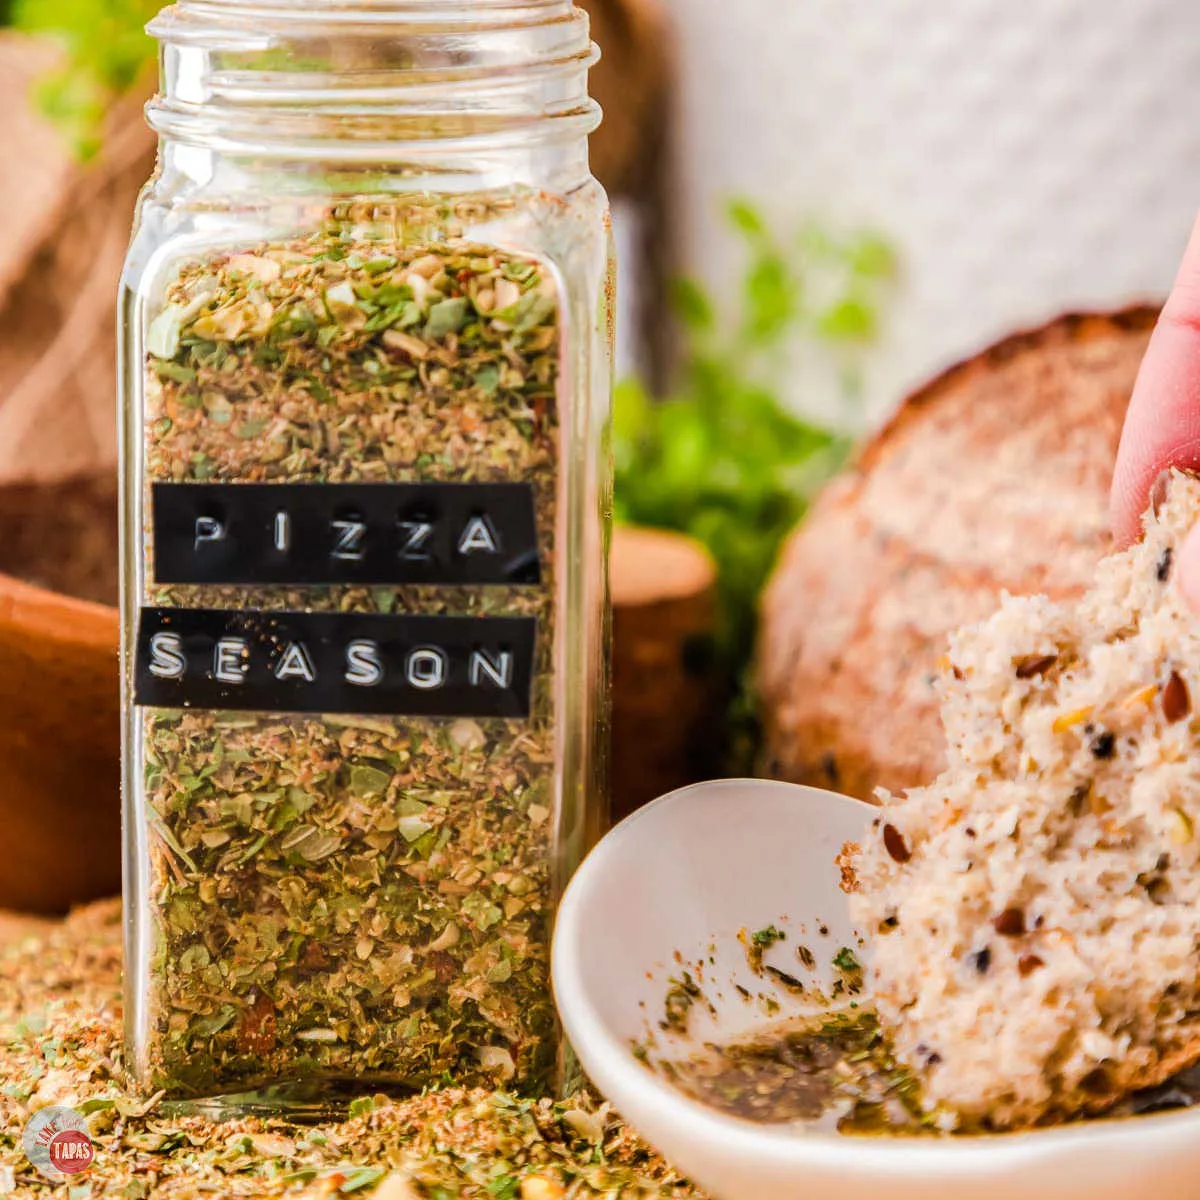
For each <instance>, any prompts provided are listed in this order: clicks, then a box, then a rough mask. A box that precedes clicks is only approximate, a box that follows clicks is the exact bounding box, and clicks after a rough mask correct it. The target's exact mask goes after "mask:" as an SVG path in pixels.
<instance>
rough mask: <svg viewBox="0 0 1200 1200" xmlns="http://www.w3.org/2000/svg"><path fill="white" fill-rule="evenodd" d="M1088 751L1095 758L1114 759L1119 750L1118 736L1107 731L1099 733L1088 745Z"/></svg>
mask: <svg viewBox="0 0 1200 1200" xmlns="http://www.w3.org/2000/svg"><path fill="white" fill-rule="evenodd" d="M1088 749H1090V750H1091V752H1092V757H1093V758H1099V759H1109V758H1112V756H1113V755H1114V754H1115V753H1116V749H1117V739H1116V735H1115V734H1114V733H1113V732H1112V731H1111V730H1107V729H1106V730H1104V732H1103V733H1097V734H1096V735H1095V736H1094V737H1093V738H1092V740H1091V741H1090V742H1089V743H1088Z"/></svg>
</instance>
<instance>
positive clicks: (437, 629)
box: [134, 608, 537, 717]
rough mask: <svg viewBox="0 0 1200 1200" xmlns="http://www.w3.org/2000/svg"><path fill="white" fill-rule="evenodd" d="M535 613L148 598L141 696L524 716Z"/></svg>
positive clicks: (244, 705) (311, 709) (215, 703)
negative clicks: (346, 609)
mask: <svg viewBox="0 0 1200 1200" xmlns="http://www.w3.org/2000/svg"><path fill="white" fill-rule="evenodd" d="M536 638H537V621H536V619H534V618H533V617H430V616H382V615H379V614H359V613H294V612H244V611H227V610H221V609H196V608H144V609H142V611H141V614H140V619H139V624H138V637H137V658H136V662H135V667H134V676H135V679H134V700H135V702H136V703H137V704H139V705H145V706H149V707H154V708H205V709H230V710H238V711H254V712H304V713H349V714H354V713H359V714H385V715H396V716H429V717H435V716H436V717H443V716H444V717H527V716H528V715H529V708H530V688H531V683H532V678H533V659H534V647H535V643H536Z"/></svg>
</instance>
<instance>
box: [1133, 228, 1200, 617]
mask: <svg viewBox="0 0 1200 1200" xmlns="http://www.w3.org/2000/svg"><path fill="white" fill-rule="evenodd" d="M1170 467H1183V468H1191V469H1200V219H1198V220H1197V222H1196V225H1195V227H1194V228H1193V229H1192V236H1191V240H1190V241H1189V242H1188V247H1187V250H1186V251H1185V252H1184V256H1183V264H1182V266H1181V267H1180V268H1179V274H1178V276H1177V277H1176V279H1175V286H1174V287H1173V288H1172V290H1171V295H1170V297H1169V298H1168V300H1167V303H1166V305H1165V306H1164V308H1163V311H1162V316H1161V317H1160V318H1159V322H1158V326H1157V328H1156V329H1155V330H1154V336H1153V337H1152V338H1151V339H1150V345H1149V348H1148V349H1147V351H1146V357H1145V359H1144V360H1143V361H1142V367H1141V370H1140V371H1139V372H1138V378H1137V383H1136V384H1135V385H1134V389H1133V398H1132V399H1131V400H1130V402H1129V411H1128V413H1127V414H1126V417H1125V428H1124V430H1123V432H1122V434H1121V446H1120V450H1119V451H1118V453H1117V466H1116V471H1115V473H1114V475H1113V485H1112V501H1111V502H1112V519H1113V530H1114V532H1115V534H1116V538H1117V542H1118V544H1119V545H1121V546H1125V545H1128V544H1129V543H1130V542H1132V541H1135V540H1136V539H1137V537H1138V536H1139V534H1140V533H1141V517H1142V513H1143V512H1144V511H1145V509H1146V507H1147V505H1148V504H1149V503H1150V502H1151V501H1152V500H1153V499H1154V498H1155V496H1154V492H1155V486H1156V484H1157V482H1158V480H1159V478H1160V476H1161V475H1162V473H1163V472H1164V471H1166V470H1167V469H1168V468H1170ZM1174 575H1175V579H1176V582H1177V584H1178V586H1179V588H1180V590H1181V591H1182V592H1183V595H1184V597H1185V598H1186V599H1187V600H1188V602H1189V603H1190V604H1191V606H1192V607H1193V608H1194V609H1196V610H1197V612H1200V527H1197V528H1196V529H1193V530H1192V532H1191V533H1190V534H1189V536H1188V537H1187V539H1186V540H1185V542H1184V544H1183V545H1182V546H1181V547H1180V549H1179V553H1178V555H1177V556H1176V562H1175V567H1174Z"/></svg>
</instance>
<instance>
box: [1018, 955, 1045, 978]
mask: <svg viewBox="0 0 1200 1200" xmlns="http://www.w3.org/2000/svg"><path fill="white" fill-rule="evenodd" d="M1045 965H1046V963H1045V961H1044V960H1043V959H1040V958H1038V956H1037V955H1036V954H1022V955H1021V957H1020V958H1019V959H1018V960H1017V970H1018V971H1019V972H1020V973H1021V978H1022V979H1024V978H1025V976H1027V975H1032V974H1033V973H1034V971H1036V970H1037V969H1038V968H1039V967H1044V966H1045Z"/></svg>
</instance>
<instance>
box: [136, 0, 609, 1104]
mask: <svg viewBox="0 0 1200 1200" xmlns="http://www.w3.org/2000/svg"><path fill="white" fill-rule="evenodd" d="M151 32H152V33H153V34H154V35H155V36H156V37H158V38H159V39H160V41H161V43H162V87H161V94H160V95H159V97H158V98H157V99H156V100H154V101H153V102H152V103H151V105H150V107H149V118H150V121H151V124H152V125H153V127H154V128H155V130H156V131H157V132H158V134H159V136H160V145H161V149H160V162H159V168H158V171H157V173H156V174H155V176H154V178H153V179H152V181H151V182H150V184H149V185H148V187H147V189H146V191H145V192H144V194H143V197H142V200H141V204H140V209H139V214H138V221H137V227H136V229H135V232H134V236H133V241H132V245H131V248H130V252H129V258H128V261H127V265H126V270H125V274H124V279H123V303H122V313H123V337H122V342H123V346H122V388H123V412H124V433H123V445H122V455H123V461H122V469H123V495H124V513H123V539H124V580H123V615H124V620H123V671H122V675H123V687H124V702H125V732H124V739H125V740H124V790H125V828H126V864H125V870H126V921H127V959H126V961H127V964H128V966H127V972H126V989H127V997H126V1009H127V1011H126V1022H127V1060H128V1066H129V1069H130V1072H131V1075H132V1077H133V1079H134V1080H135V1081H136V1083H137V1084H138V1085H139V1086H141V1087H142V1088H144V1089H146V1090H149V1091H160V1090H161V1091H164V1092H165V1093H166V1098H167V1099H168V1100H169V1101H177V1102H181V1103H182V1104H183V1105H184V1106H185V1107H187V1106H192V1107H195V1106H199V1107H205V1108H207V1109H209V1110H212V1108H213V1107H214V1105H216V1106H218V1107H219V1108H220V1109H221V1110H222V1111H238V1110H253V1109H258V1108H264V1107H265V1108H268V1109H270V1108H287V1107H306V1108H310V1109H322V1108H326V1107H329V1106H330V1105H332V1104H334V1103H335V1102H336V1098H337V1097H338V1096H339V1095H341V1094H343V1093H344V1091H345V1089H346V1087H348V1088H350V1089H352V1090H354V1091H357V1092H359V1093H361V1092H362V1091H363V1090H364V1089H366V1090H371V1089H374V1090H379V1089H381V1088H400V1089H408V1088H413V1089H416V1088H424V1087H428V1086H432V1085H437V1084H441V1083H445V1082H454V1083H459V1084H465V1085H475V1084H483V1085H490V1086H497V1085H503V1086H505V1087H507V1088H512V1089H515V1090H517V1091H524V1092H535V1091H542V1092H545V1091H551V1090H554V1089H555V1088H556V1087H559V1086H561V1085H562V1084H563V1075H564V1071H565V1070H566V1066H565V1063H566V1059H567V1056H566V1055H565V1052H564V1048H563V1046H562V1044H561V1042H560V1037H559V1032H558V1028H557V1024H556V1020H555V1016H554V1009H553V1003H552V999H551V995H550V986H549V977H548V976H549V939H550V932H551V925H552V920H553V912H554V907H555V903H556V899H557V897H558V895H559V892H560V890H561V888H562V886H563V884H564V883H565V881H566V879H567V877H568V876H569V874H570V873H571V871H572V870H573V869H574V867H575V866H576V864H577V863H578V862H579V860H580V858H581V857H582V855H583V852H584V851H585V849H586V848H587V846H588V844H589V843H590V842H591V841H592V840H593V839H594V838H595V836H596V835H597V834H598V833H599V832H600V831H601V828H602V824H603V820H604V811H603V805H604V800H603V796H604V788H603V782H604V781H603V777H602V776H603V764H604V761H605V751H606V737H607V713H606V704H607V691H608V647H607V633H608V621H607V574H606V554H605V550H606V546H607V523H608V519H609V513H610V508H611V505H610V500H611V496H610V488H611V484H610V477H609V464H608V457H607V440H608V439H607V423H608V419H609V403H610V391H611V380H610V373H611V365H610V364H611V313H612V270H611V251H610V239H609V228H608V224H609V222H608V210H607V203H606V199H605V196H604V193H603V191H602V189H601V188H600V186H599V185H598V184H597V183H596V182H595V180H594V179H593V178H592V177H591V175H590V173H589V168H588V157H587V135H588V134H589V132H590V131H591V130H592V129H593V128H595V126H596V124H597V122H598V119H599V114H598V110H597V108H596V106H595V105H594V104H593V103H592V102H591V101H590V100H589V99H588V94H587V72H588V69H589V67H590V65H591V63H592V62H593V60H594V53H595V52H594V48H593V47H592V45H591V43H590V41H589V38H588V26H587V19H586V16H585V15H584V14H583V13H581V12H580V10H578V9H577V8H575V7H574V6H573V5H572V3H570V0H473V2H466V0H464V2H461V3H459V2H454V0H378V2H371V0H362V2H359V3H350V2H347V0H306V2H305V3H300V2H298V0H297V2H286V0H251V2H247V0H179V2H178V3H176V4H175V5H174V6H173V7H171V8H168V9H166V10H165V11H164V12H163V13H162V14H161V15H160V16H159V17H158V18H157V19H156V20H155V21H154V22H153V23H152V25H151ZM213 1097H219V1098H220V1099H219V1100H215V1101H214V1100H213V1099H211V1098H213Z"/></svg>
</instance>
